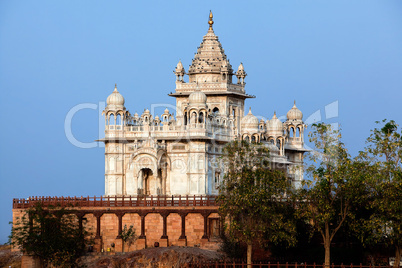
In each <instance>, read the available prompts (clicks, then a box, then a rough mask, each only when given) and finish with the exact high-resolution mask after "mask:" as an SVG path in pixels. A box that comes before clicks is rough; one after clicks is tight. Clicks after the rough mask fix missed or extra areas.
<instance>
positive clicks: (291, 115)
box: [286, 101, 303, 121]
mask: <svg viewBox="0 0 402 268" xmlns="http://www.w3.org/2000/svg"><path fill="white" fill-rule="evenodd" d="M286 117H287V119H288V120H290V121H293V120H302V119H303V113H302V112H301V111H300V110H299V109H298V108H297V107H296V101H295V102H294V104H293V107H292V109H290V110H289V112H288V113H287V114H286Z"/></svg>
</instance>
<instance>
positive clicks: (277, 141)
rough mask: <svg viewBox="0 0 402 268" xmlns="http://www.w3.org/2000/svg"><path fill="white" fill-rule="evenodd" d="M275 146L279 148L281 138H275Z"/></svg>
mask: <svg viewBox="0 0 402 268" xmlns="http://www.w3.org/2000/svg"><path fill="white" fill-rule="evenodd" d="M276 147H278V149H279V150H280V149H281V140H280V139H276Z"/></svg>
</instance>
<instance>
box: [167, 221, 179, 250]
mask: <svg viewBox="0 0 402 268" xmlns="http://www.w3.org/2000/svg"><path fill="white" fill-rule="evenodd" d="M180 235H181V217H180V216H179V214H177V213H171V214H170V215H169V216H168V217H167V236H168V237H169V246H177V242H176V241H178V240H179V237H180Z"/></svg>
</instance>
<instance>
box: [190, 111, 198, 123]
mask: <svg viewBox="0 0 402 268" xmlns="http://www.w3.org/2000/svg"><path fill="white" fill-rule="evenodd" d="M191 117H192V118H193V119H192V121H193V122H194V123H197V113H196V112H193V113H192V115H191Z"/></svg>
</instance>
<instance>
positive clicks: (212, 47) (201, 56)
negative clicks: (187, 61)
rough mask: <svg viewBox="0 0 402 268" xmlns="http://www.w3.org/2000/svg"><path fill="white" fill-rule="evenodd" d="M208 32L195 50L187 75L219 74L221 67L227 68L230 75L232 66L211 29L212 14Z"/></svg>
mask: <svg viewBox="0 0 402 268" xmlns="http://www.w3.org/2000/svg"><path fill="white" fill-rule="evenodd" d="M209 17H210V20H209V22H208V23H209V25H210V27H209V30H208V33H207V34H206V35H205V36H204V37H203V39H202V42H201V45H200V46H199V47H198V49H197V53H196V54H195V57H194V59H193V61H192V63H191V65H190V68H189V70H188V74H189V75H191V74H200V73H220V72H221V68H222V65H225V66H227V67H225V68H226V70H227V71H228V72H229V73H230V74H232V73H233V70H232V66H231V65H230V63H229V61H228V60H227V56H226V55H225V50H224V49H223V48H222V45H221V43H220V42H219V39H218V36H216V35H215V33H214V30H213V29H212V24H213V21H212V13H210V15H209Z"/></svg>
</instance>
